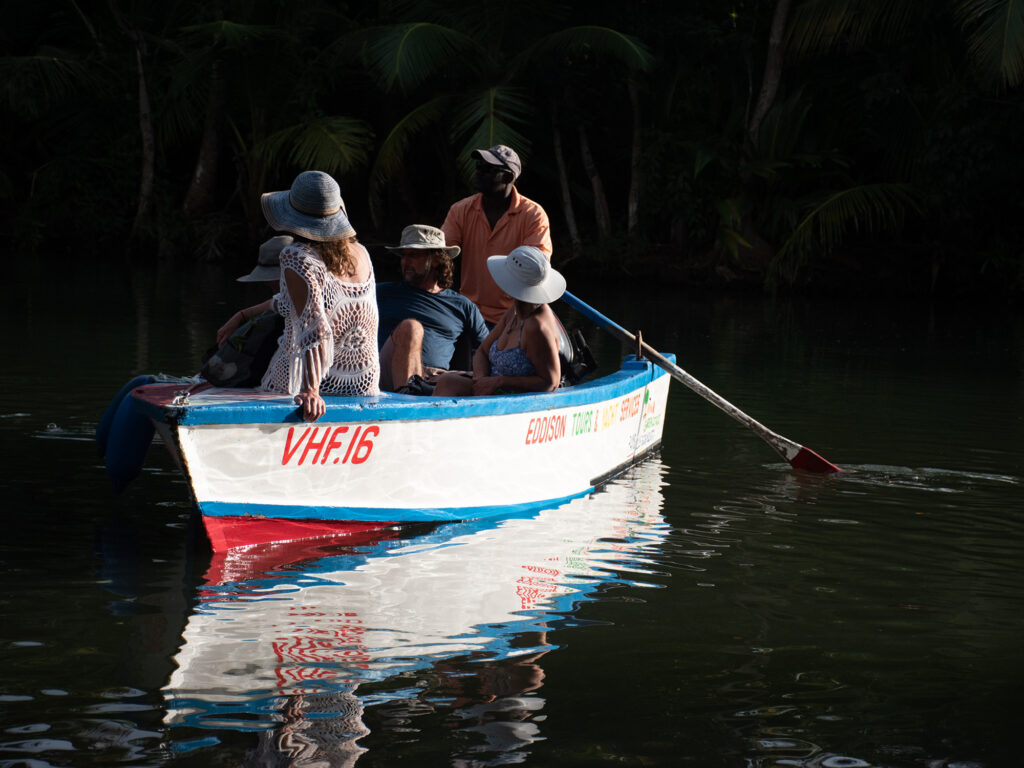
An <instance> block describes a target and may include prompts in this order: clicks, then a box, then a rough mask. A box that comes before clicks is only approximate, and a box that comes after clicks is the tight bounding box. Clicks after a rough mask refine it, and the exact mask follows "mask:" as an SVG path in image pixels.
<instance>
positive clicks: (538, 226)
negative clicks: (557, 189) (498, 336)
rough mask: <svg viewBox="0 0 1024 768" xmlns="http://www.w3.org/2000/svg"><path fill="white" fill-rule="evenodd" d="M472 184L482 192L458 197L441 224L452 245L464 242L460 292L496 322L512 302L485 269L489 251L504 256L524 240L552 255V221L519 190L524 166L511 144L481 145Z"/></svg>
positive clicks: (476, 155)
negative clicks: (519, 181)
mask: <svg viewBox="0 0 1024 768" xmlns="http://www.w3.org/2000/svg"><path fill="white" fill-rule="evenodd" d="M473 157H474V158H475V159H476V175H475V177H474V186H475V187H476V188H477V190H478V192H477V194H475V195H470V196H469V197H466V198H463V199H462V200H459V201H458V202H456V203H454V204H453V205H452V207H451V209H450V210H449V211H448V216H447V217H446V218H445V220H444V224H443V225H442V226H441V229H442V230H443V231H444V236H445V241H446V242H447V243H448V244H449V245H458V246H459V247H461V248H462V284H461V286H460V288H459V293H461V294H462V295H463V296H466V297H467V298H469V299H470V300H471V301H472V302H473V303H474V304H476V305H477V307H479V308H480V312H481V314H482V315H483V316H484V320H486V321H487V324H488V327H493V326H494V324H495V323H497V322H498V320H500V319H501V316H502V314H503V313H504V312H505V310H506V309H508V308H509V307H510V306H511V305H512V299H511V298H510V297H509V296H507V295H506V294H505V292H504V291H502V290H501V289H500V288H499V287H498V285H497V283H495V282H494V278H492V277H491V273H490V272H489V271H488V269H487V258H488V257H489V256H505V255H507V254H509V253H511V252H512V251H513V250H514V249H516V248H518V247H519V246H520V245H532V246H535V247H537V248H540V249H541V250H542V251H543V252H544V253H545V254H547V257H548V259H550V258H551V225H550V224H549V223H548V215H547V213H545V211H544V209H543V208H542V207H541V206H540V204H539V203H535V202H534V201H533V200H530V199H528V198H526V197H523V196H522V195H521V194H519V191H518V190H517V189H516V187H515V182H516V179H518V178H519V174H520V173H521V172H522V169H523V166H522V163H521V162H520V161H519V155H517V154H516V153H515V151H513V150H512V149H511V148H510V147H506V146H505V145H504V144H498V145H497V146H494V147H491V148H490V149H477V150H474V152H473Z"/></svg>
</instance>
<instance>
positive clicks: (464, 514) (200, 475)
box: [109, 356, 670, 551]
mask: <svg viewBox="0 0 1024 768" xmlns="http://www.w3.org/2000/svg"><path fill="white" fill-rule="evenodd" d="M669 378H670V377H669V376H668V375H667V374H666V373H665V371H664V370H662V369H661V368H660V367H658V366H656V365H654V364H653V363H651V362H650V361H648V360H645V359H637V358H635V357H633V356H628V357H626V358H625V359H624V361H623V362H622V364H621V367H620V368H619V369H618V370H617V371H614V372H613V373H610V374H609V375H606V376H603V377H601V378H596V379H594V380H591V381H585V382H583V383H581V384H577V385H575V386H571V387H565V388H562V389H559V390H557V391H555V392H551V393H544V394H535V393H532V394H524V395H502V396H494V397H473V398H439V397H422V396H419V397H417V396H410V395H397V394H386V395H381V396H379V397H367V398H341V397H333V398H332V397H328V398H325V400H326V405H327V411H326V414H325V415H324V416H323V417H321V418H320V420H319V421H317V422H315V423H306V422H303V421H302V420H301V419H300V417H299V413H298V409H297V408H296V406H295V404H294V403H293V402H292V400H291V398H289V397H282V396H280V395H274V394H268V393H263V392H259V391H256V390H242V389H220V388H215V387H211V386H209V385H208V384H206V383H197V384H185V385H183V384H181V383H152V384H147V385H144V386H140V387H136V388H134V389H132V390H131V391H130V393H129V394H128V395H126V397H125V400H127V401H129V402H130V405H129V406H126V408H127V409H128V410H131V406H134V412H133V413H131V414H130V416H131V417H132V418H136V419H138V418H140V414H141V416H144V417H145V419H144V420H145V422H146V424H147V426H148V424H149V423H150V422H151V423H152V425H154V426H155V429H156V431H157V433H158V434H159V435H160V436H161V437H162V439H163V442H164V444H165V445H166V446H167V447H168V448H169V449H170V451H171V453H172V455H173V456H174V457H175V459H176V461H177V463H178V465H179V467H180V468H181V470H182V471H183V473H184V475H185V477H186V479H187V481H188V484H189V487H190V489H191V492H192V496H193V499H194V501H195V503H196V505H197V506H198V509H199V511H200V512H201V514H202V517H203V522H204V526H205V528H206V531H207V534H208V536H209V539H210V542H211V544H212V546H213V549H214V550H215V551H224V550H227V549H230V548H232V547H239V546H249V545H254V544H261V543H266V542H275V541H277V542H279V541H291V540H301V539H310V538H315V537H322V536H337V535H339V534H358V533H363V532H366V531H371V530H381V529H386V528H389V527H392V526H400V525H403V524H407V523H440V522H453V521H465V520H478V519H484V518H488V517H494V516H507V515H509V514H510V513H515V512H523V513H528V512H532V511H536V510H537V509H541V508H545V507H551V506H553V505H557V504H559V503H561V502H563V501H566V500H569V499H572V498H574V497H577V496H581V495H583V494H586V493H589V492H590V491H592V490H593V489H594V488H595V487H597V486H599V485H601V484H602V483H603V482H605V481H606V480H608V479H610V478H611V477H614V476H615V475H616V474H618V473H620V472H622V471H623V470H624V469H626V468H627V467H629V466H631V465H633V464H635V463H637V462H639V461H640V460H642V459H643V458H644V457H645V456H647V455H648V454H650V453H651V452H652V451H654V450H656V449H657V448H658V446H659V445H660V443H661V437H662V429H663V426H664V421H665V405H666V401H667V398H668V389H669ZM121 410H125V409H124V408H122V409H121ZM119 416H120V414H119ZM125 431H127V430H125V429H123V428H121V427H118V425H117V424H116V423H115V424H114V426H113V427H112V428H111V433H110V438H109V440H110V441H111V442H114V441H115V439H122V440H123V439H124V437H123V435H122V436H121V437H117V434H118V433H119V432H121V433H123V432H125ZM148 441H149V437H148V436H145V439H144V440H143V439H135V441H134V442H135V443H137V444H141V443H143V442H144V443H145V444H146V445H148ZM115 484H116V483H115Z"/></svg>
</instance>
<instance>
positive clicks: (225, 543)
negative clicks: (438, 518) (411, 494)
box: [203, 515, 398, 552]
mask: <svg viewBox="0 0 1024 768" xmlns="http://www.w3.org/2000/svg"><path fill="white" fill-rule="evenodd" d="M203 525H204V526H205V527H206V535H207V537H209V539H210V544H211V545H212V546H213V551H214V552H224V551H226V550H229V549H232V548H234V547H250V546H252V545H254V544H271V543H274V542H283V541H299V540H302V539H318V538H324V537H339V536H347V535H351V534H360V533H367V532H369V531H383V530H387V529H388V528H392V527H394V526H396V525H398V523H390V522H378V521H374V522H354V521H344V520H281V519H273V520H271V519H268V518H262V517H242V516H239V517H207V516H205V515H204V516H203Z"/></svg>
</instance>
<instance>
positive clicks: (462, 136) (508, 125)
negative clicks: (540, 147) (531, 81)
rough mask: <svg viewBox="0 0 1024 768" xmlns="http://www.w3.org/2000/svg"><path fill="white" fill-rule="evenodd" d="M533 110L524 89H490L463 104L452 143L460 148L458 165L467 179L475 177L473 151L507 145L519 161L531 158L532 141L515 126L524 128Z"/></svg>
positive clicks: (457, 111)
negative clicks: (528, 156) (521, 158)
mask: <svg viewBox="0 0 1024 768" xmlns="http://www.w3.org/2000/svg"><path fill="white" fill-rule="evenodd" d="M531 107H532V105H531V103H530V102H529V101H528V100H527V97H526V93H525V92H524V91H523V90H522V89H520V88H513V87H511V86H507V85H495V86H491V87H489V88H485V89H483V90H481V91H478V92H477V93H474V94H469V95H467V96H466V97H464V98H463V99H462V100H461V103H460V105H459V107H458V108H456V109H455V110H454V112H453V114H452V122H451V132H452V140H453V141H454V142H455V143H458V144H461V148H460V150H459V155H458V165H459V168H460V169H461V171H462V174H463V177H464V178H466V179H469V178H471V177H472V175H473V157H472V152H473V150H474V149H479V148H480V147H493V146H494V145H495V144H506V145H508V146H510V147H512V148H513V149H515V150H516V152H517V153H519V155H520V157H523V156H524V155H526V154H529V149H530V142H529V139H527V138H526V136H525V135H523V134H522V133H520V132H519V131H518V130H516V129H515V128H514V127H513V125H515V124H519V125H522V124H524V123H525V121H526V118H527V116H528V115H529V113H530V110H531ZM523 159H524V160H525V158H523Z"/></svg>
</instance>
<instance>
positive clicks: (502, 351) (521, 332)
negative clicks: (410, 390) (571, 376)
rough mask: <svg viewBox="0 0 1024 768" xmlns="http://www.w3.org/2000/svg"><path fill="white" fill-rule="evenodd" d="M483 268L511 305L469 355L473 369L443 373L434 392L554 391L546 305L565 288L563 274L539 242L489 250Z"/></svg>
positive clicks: (554, 352) (554, 330)
mask: <svg viewBox="0 0 1024 768" xmlns="http://www.w3.org/2000/svg"><path fill="white" fill-rule="evenodd" d="M487 269H488V270H489V271H490V273H491V275H492V276H493V277H494V281H495V282H496V283H497V284H498V287H500V288H501V289H502V290H503V291H504V292H505V293H507V294H508V295H509V296H511V297H512V306H511V307H509V308H508V309H507V310H506V311H505V314H504V315H502V317H501V319H500V320H499V321H498V323H497V324H496V325H495V326H494V328H493V329H492V330H491V332H490V334H488V336H487V338H486V339H484V341H483V343H482V344H481V345H480V347H479V348H478V349H477V351H476V354H475V355H474V356H473V375H472V377H469V376H468V375H466V374H460V373H451V374H446V375H444V376H442V377H441V379H440V381H438V383H437V388H436V389H435V390H434V395H435V396H442V397H444V396H448V397H462V396H466V395H496V394H507V393H513V392H553V391H554V390H555V389H557V388H558V384H559V382H560V381H561V378H562V372H561V366H560V364H559V361H558V320H557V318H556V317H555V313H554V312H552V311H551V307H549V306H548V304H550V303H551V302H552V301H555V300H557V299H558V298H559V297H560V296H561V295H562V294H563V293H564V292H565V278H564V277H562V275H561V274H560V273H559V272H558V271H557V270H555V269H552V267H551V264H550V262H549V261H548V258H547V256H546V255H545V254H544V252H543V251H541V250H540V249H539V248H535V247H533V246H530V245H521V246H519V247H518V248H516V249H515V250H513V251H512V252H511V253H510V254H509V255H508V256H491V257H490V258H489V259H487Z"/></svg>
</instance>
